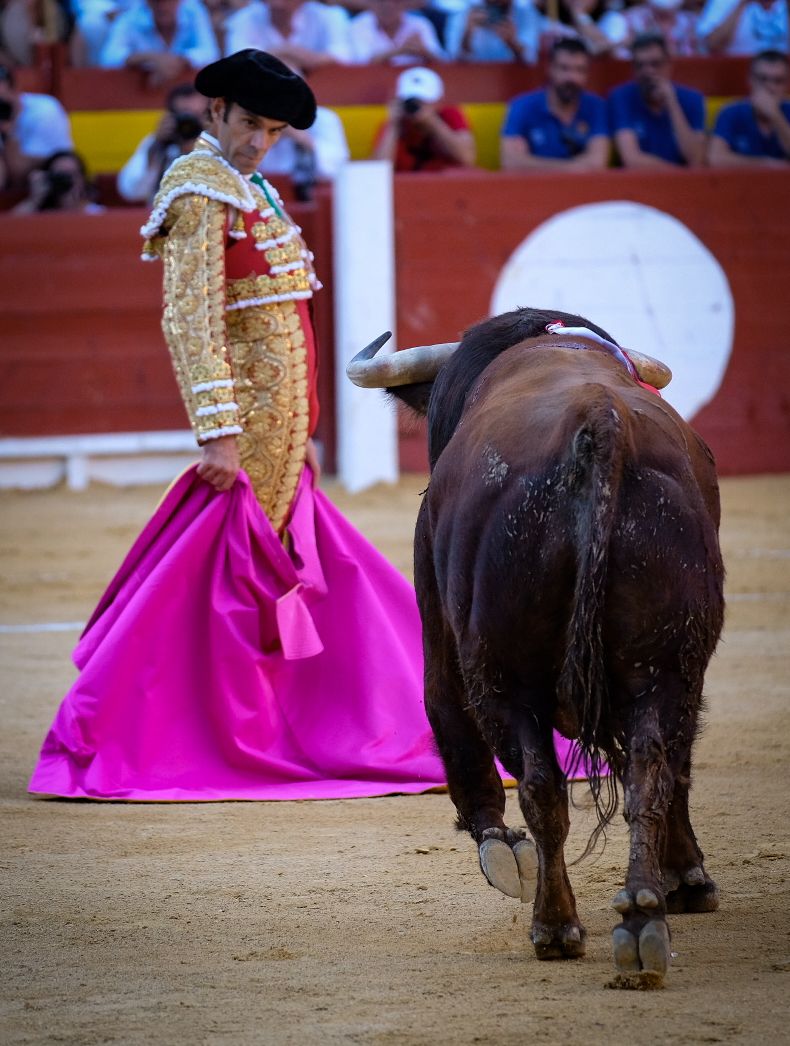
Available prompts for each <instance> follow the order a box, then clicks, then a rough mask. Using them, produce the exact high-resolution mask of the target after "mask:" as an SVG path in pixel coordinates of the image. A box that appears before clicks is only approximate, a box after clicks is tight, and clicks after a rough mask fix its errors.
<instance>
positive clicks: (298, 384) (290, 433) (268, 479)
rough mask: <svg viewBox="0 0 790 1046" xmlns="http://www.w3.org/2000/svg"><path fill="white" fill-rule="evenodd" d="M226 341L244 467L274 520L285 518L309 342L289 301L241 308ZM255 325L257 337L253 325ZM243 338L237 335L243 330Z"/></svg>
mask: <svg viewBox="0 0 790 1046" xmlns="http://www.w3.org/2000/svg"><path fill="white" fill-rule="evenodd" d="M243 314H244V315H246V317H247V320H246V324H245V326H243V327H242V325H241V324H239V325H237V326H235V327H234V326H233V323H234V322H235V320H233V321H231V317H234V316H235V315H236V314H234V313H228V319H229V321H230V322H229V339H230V340H229V343H228V350H229V352H230V356H231V361H232V364H233V371H234V373H235V375H236V389H235V394H236V402H237V403H238V404H239V407H240V410H241V424H242V425H243V428H244V432H243V434H242V435H241V436H239V437H238V440H239V453H240V455H241V461H242V467H243V468H244V470H245V471H246V472H247V474H248V476H249V477H250V480H251V481H252V485H253V488H254V490H255V494H256V497H257V498H258V501H259V503H260V505H261V507H262V508H263V510H264V512H265V513H266V515H267V516H268V518H269V520H270V521H271V524H272V526H273V527H274V528H275V529H276V530H279V529H280V528H281V527H282V525H283V523H284V522H285V520H286V518H287V515H288V510H289V508H290V506H291V502H292V501H293V498H294V495H295V493H296V487H297V484H298V482H299V476H300V475H301V472H302V467H303V465H304V459H305V450H306V447H307V436H308V429H309V422H310V418H309V409H310V408H309V402H308V389H307V348H306V344H305V336H304V331H303V329H302V324H301V320H300V317H299V312H298V309H297V306H296V304H295V303H294V302H292V301H286V302H279V303H277V304H275V305H266V306H261V307H257V308H251V309H247V310H244V313H243ZM256 327H257V337H256V336H255V331H256ZM242 329H243V330H244V332H245V333H246V334H247V336H248V337H247V339H245V340H237V336H238V334H239V333H240V331H241V330H242Z"/></svg>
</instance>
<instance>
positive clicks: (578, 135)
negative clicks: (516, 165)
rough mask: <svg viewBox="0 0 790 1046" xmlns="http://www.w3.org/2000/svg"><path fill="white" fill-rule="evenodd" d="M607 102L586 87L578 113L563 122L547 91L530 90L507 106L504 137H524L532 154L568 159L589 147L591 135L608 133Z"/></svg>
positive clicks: (503, 130) (555, 158) (606, 134)
mask: <svg viewBox="0 0 790 1046" xmlns="http://www.w3.org/2000/svg"><path fill="white" fill-rule="evenodd" d="M608 134H609V129H608V126H607V121H606V103H605V102H604V100H603V98H598V97H597V95H594V94H589V93H588V92H587V91H584V92H583V93H582V95H581V97H580V98H579V107H578V109H577V110H576V115H575V116H574V118H573V120H571V122H570V123H569V124H564V123H562V122H561V121H560V120H558V119H557V117H556V116H555V115H554V113H552V112H550V110H549V102H548V93H547V91H546V90H545V89H544V90H541V91H530V93H529V94H522V95H519V96H518V98H514V99H513V101H512V102H511V103H510V106H509V107H508V111H507V115H506V117H505V125H504V127H503V128H502V137H503V138H524V139H525V140H526V142H527V145H528V146H529V151H530V152H531V153H532V155H533V156H544V157H547V158H550V159H554V160H569V159H570V158H571V157H573V156H576V154H577V153H580V152H582V151H583V150H584V149H585V148H586V147H587V142H588V141H589V140H590V138H595V137H596V136H597V135H604V136H608Z"/></svg>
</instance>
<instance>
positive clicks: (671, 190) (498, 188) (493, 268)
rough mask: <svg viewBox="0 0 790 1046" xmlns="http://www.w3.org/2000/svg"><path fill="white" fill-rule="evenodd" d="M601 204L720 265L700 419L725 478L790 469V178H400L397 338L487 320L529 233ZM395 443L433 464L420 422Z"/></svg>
mask: <svg viewBox="0 0 790 1046" xmlns="http://www.w3.org/2000/svg"><path fill="white" fill-rule="evenodd" d="M606 200H634V201H638V202H641V203H644V204H647V205H650V206H652V207H655V208H658V209H659V210H662V211H665V212H666V213H668V214H670V215H673V216H674V217H676V218H677V219H679V220H680V221H681V222H683V223H684V224H685V225H686V226H687V227H688V228H689V229H690V230H691V232H693V233H694V234H695V235H696V236H697V237H698V238H699V239H700V240H701V241H702V243H703V244H705V246H706V247H707V248H708V249H709V250H710V251H711V252H712V253H713V254H714V255H715V257H716V258H717V259H718V261H719V264H720V265H721V266H722V268H723V269H724V271H725V273H726V275H727V278H728V280H729V283H730V288H731V291H732V294H733V298H734V303H735V340H734V348H733V352H732V356H731V358H730V363H729V366H728V369H727V372H726V374H725V377H724V380H723V383H722V385H721V387H720V389H719V391H718V393H717V394H716V396H715V398H714V399H713V401H712V402H711V403H709V404H708V405H707V406H705V407H704V408H703V409H702V410H701V411H700V412H699V413H698V414H697V416H696V417H695V418H694V419H693V422H694V424H695V426H696V427H697V428H698V429H699V431H700V432H701V433H702V435H703V436H704V438H705V439H706V440H707V441H708V442H709V443H710V445H711V447H712V448H713V450H714V453H715V454H716V457H717V460H718V463H719V467H720V470H721V472H722V473H739V472H780V471H788V470H790V403H788V396H789V393H788V390H790V352H788V345H787V343H788V337H789V336H790V300H789V298H788V292H787V287H788V277H790V183H789V182H788V177H787V175H786V174H785V173H784V172H781V171H760V172H755V171H749V172H735V171H727V172H722V173H714V172H709V171H677V172H675V171H669V172H664V171H661V172H658V173H655V174H648V173H642V172H634V171H622V170H620V171H606V172H602V173H600V174H594V175H593V174H586V175H584V176H583V177H577V176H571V175H532V176H529V177H523V176H519V175H506V174H501V173H499V174H490V173H485V172H476V173H474V174H466V175H463V176H455V177H449V178H448V177H441V176H436V175H428V174H426V175H420V176H411V177H409V176H400V177H398V178H396V187H395V201H396V250H397V258H398V268H397V278H398V302H399V310H398V340H399V343H400V345H401V346H405V345H408V344H412V345H414V344H425V343H430V342H433V341H437V342H438V341H449V340H453V339H454V338H455V337H456V336H457V335H458V334H459V333H460V331H461V330H463V329H464V328H465V327H467V326H469V325H471V324H473V323H476V322H477V321H479V320H480V319H483V318H484V317H485V316H487V315H488V311H489V303H490V300H491V295H492V292H493V289H494V284H495V282H496V280H497V277H498V275H499V273H500V270H501V269H502V266H503V265H504V263H505V261H506V260H507V259H508V257H509V256H510V254H511V253H512V252H513V250H514V249H515V248H516V247H517V246H518V245H519V244H520V243H521V241H522V240H523V239H524V238H525V237H526V236H527V235H528V234H529V233H530V232H531V231H532V230H534V229H535V228H536V227H537V226H538V225H540V224H541V223H542V222H544V221H546V220H547V219H548V218H550V217H551V216H552V215H555V214H557V213H558V212H561V211H564V210H566V209H568V208H570V207H576V206H578V205H580V204H584V203H593V202H600V201H606ZM523 304H524V305H532V306H533V307H537V308H540V307H542V306H544V305H545V304H547V303H544V302H537V301H535V302H529V301H525V302H523ZM590 319H592V320H595V317H594V316H591V317H590ZM613 333H614V334H615V336H616V332H613ZM635 348H639V346H635ZM647 351H649V349H648V350H647ZM401 439H402V455H401V461H402V466H403V467H404V468H411V469H423V468H425V467H426V454H425V439H424V434H423V431H422V428H421V427H419V426H418V427H416V428H415V427H414V425H413V423H411V422H407V423H406V422H405V423H403V424H402V432H401Z"/></svg>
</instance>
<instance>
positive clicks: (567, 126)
mask: <svg viewBox="0 0 790 1046" xmlns="http://www.w3.org/2000/svg"><path fill="white" fill-rule="evenodd" d="M589 66H590V57H589V54H588V52H587V48H586V47H585V45H584V44H583V43H582V42H581V41H580V40H576V39H574V38H572V37H567V38H563V39H560V40H558V41H557V42H556V43H555V44H554V47H553V48H552V51H551V57H550V59H549V68H548V81H549V82H548V86H547V87H545V88H544V89H542V90H540V91H532V92H530V93H529V94H523V95H520V96H519V97H518V98H515V99H514V100H513V101H512V102H511V104H510V106H509V108H508V112H507V116H506V117H505V124H504V127H503V129H502V137H501V143H500V158H501V163H502V169H503V170H506V171H525V170H549V169H555V170H569V171H591V170H600V169H602V168H603V167H605V166H606V164H607V163H608V160H609V136H608V133H607V122H606V105H605V103H604V101H603V99H601V98H598V97H597V96H596V95H594V94H590V93H589V92H588V91H585V89H584V88H585V87H586V85H587V77H588V74H589Z"/></svg>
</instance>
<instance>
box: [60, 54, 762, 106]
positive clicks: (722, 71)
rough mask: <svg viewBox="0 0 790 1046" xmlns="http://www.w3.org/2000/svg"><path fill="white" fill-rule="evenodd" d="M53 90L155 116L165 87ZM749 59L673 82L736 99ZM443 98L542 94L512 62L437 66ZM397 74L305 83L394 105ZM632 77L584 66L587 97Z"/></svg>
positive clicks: (360, 69) (89, 76)
mask: <svg viewBox="0 0 790 1046" xmlns="http://www.w3.org/2000/svg"><path fill="white" fill-rule="evenodd" d="M56 69H57V71H56V74H55V78H54V83H53V85H52V91H53V93H54V94H55V95H57V97H58V98H59V99H60V100H61V101H62V102H63V104H64V105H65V107H66V108H67V109H68V110H69V111H76V110H87V111H96V110H103V109H161V108H162V105H163V104H164V100H165V97H166V95H167V88H158V89H152V88H150V87H148V86H146V81H145V79H144V78H143V76H142V75H141V74H140V73H138V72H136V71H133V70H129V69H71V68H68V67H57V66H56ZM747 69H748V59H744V58H716V57H705V58H676V59H675V60H674V62H673V74H672V75H673V79H674V80H675V81H676V82H677V83H681V84H685V85H686V86H687V87H694V88H696V89H697V90H698V91H702V93H703V94H706V95H717V96H734V95H740V94H744V93H745V92H746V90H747ZM437 70H438V71H439V73H440V74H441V76H442V79H443V80H444V84H445V98H446V100H447V101H448V102H451V103H453V104H461V103H462V102H505V101H507V100H508V99H509V98H513V97H514V96H515V95H517V94H520V93H521V92H523V91H531V90H534V89H536V88H538V87H542V86H543V84H544V81H545V72H544V70H543V68H542V67H541V66H540V65H535V66H529V65H527V66H525V65H518V64H516V63H478V64H474V63H466V62H459V63H446V64H443V65H440V66H437ZM398 72H399V70H398V69H396V68H393V67H391V66H384V65H370V66H327V67H326V68H324V69H318V70H316V72H315V73H313V74H312V76H311V77H310V84H311V86H312V88H313V90H314V91H315V94H316V97H317V98H318V100H319V103H320V104H321V105H328V106H332V107H334V106H345V105H384V104H385V103H386V102H387V101H389V99H390V98H392V95H393V92H394V88H395V81H396V79H397V77H398ZM630 76H631V65H630V63H629V62H620V61H615V60H613V59H598V60H596V61H594V62H593V63H592V65H591V67H590V83H589V90H591V91H594V92H596V93H597V94H606V93H607V92H608V91H610V90H611V89H612V87H615V86H616V85H617V84H621V83H623V82H624V81H626V80H628V79H629V78H630Z"/></svg>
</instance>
